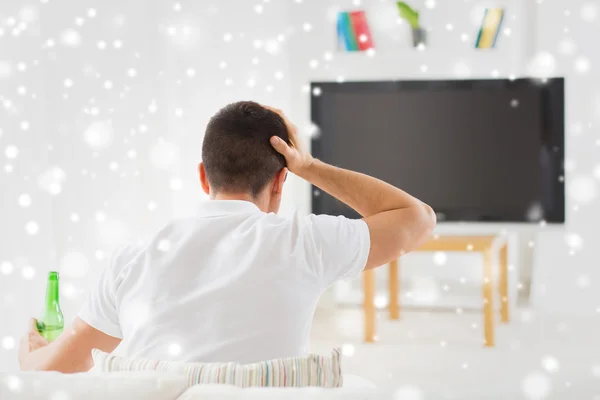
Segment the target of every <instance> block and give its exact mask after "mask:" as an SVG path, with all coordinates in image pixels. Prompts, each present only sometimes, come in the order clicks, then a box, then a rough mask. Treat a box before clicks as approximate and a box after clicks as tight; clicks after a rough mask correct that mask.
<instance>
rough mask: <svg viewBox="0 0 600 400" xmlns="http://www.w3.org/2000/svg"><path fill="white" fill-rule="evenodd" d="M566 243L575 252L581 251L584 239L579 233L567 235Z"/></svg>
mask: <svg viewBox="0 0 600 400" xmlns="http://www.w3.org/2000/svg"><path fill="white" fill-rule="evenodd" d="M565 242H567V245H568V246H569V247H570V248H571V249H573V250H580V249H581V248H582V247H583V238H582V237H581V236H580V235H578V234H577V233H572V232H570V233H567V234H566V235H565Z"/></svg>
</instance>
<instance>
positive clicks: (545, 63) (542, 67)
mask: <svg viewBox="0 0 600 400" xmlns="http://www.w3.org/2000/svg"><path fill="white" fill-rule="evenodd" d="M527 70H528V73H529V75H530V76H532V77H534V78H538V79H547V78H549V77H551V76H553V75H554V74H555V71H556V59H555V58H554V55H552V53H549V52H547V51H540V52H539V53H537V54H536V55H535V56H534V57H533V58H532V59H531V61H530V62H529V65H528V67H527Z"/></svg>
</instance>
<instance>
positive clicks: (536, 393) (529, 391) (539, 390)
mask: <svg viewBox="0 0 600 400" xmlns="http://www.w3.org/2000/svg"><path fill="white" fill-rule="evenodd" d="M521 388H522V390H523V394H524V395H525V397H526V398H527V399H529V400H542V399H545V398H546V397H547V396H548V395H549V394H550V392H551V391H552V382H551V381H550V378H548V376H547V375H545V374H543V373H541V372H533V373H531V374H529V375H527V376H526V377H525V379H524V380H523V382H522V384H521Z"/></svg>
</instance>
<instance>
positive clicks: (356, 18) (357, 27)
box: [350, 11, 375, 51]
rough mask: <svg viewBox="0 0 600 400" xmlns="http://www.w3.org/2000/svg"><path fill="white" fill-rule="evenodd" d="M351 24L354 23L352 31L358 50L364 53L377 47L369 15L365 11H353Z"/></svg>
mask: <svg viewBox="0 0 600 400" xmlns="http://www.w3.org/2000/svg"><path fill="white" fill-rule="evenodd" d="M350 22H351V23H352V28H353V29H352V30H353V31H354V35H355V38H356V42H357V43H358V49H359V50H361V51H364V50H369V49H372V48H373V47H375V46H374V45H373V37H372V36H371V30H370V29H369V23H368V22H367V14H366V13H365V12H364V11H352V12H350Z"/></svg>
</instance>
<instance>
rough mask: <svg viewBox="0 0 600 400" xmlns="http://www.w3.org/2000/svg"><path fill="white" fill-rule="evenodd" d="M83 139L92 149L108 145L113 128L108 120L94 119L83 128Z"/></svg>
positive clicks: (99, 148)
mask: <svg viewBox="0 0 600 400" xmlns="http://www.w3.org/2000/svg"><path fill="white" fill-rule="evenodd" d="M83 136H84V140H85V142H86V143H87V144H88V146H90V147H91V148H92V149H94V150H101V149H104V148H106V147H108V146H109V145H110V144H111V142H112V138H113V129H112V124H111V123H110V121H95V122H92V123H91V124H90V126H89V127H88V128H87V129H86V130H85V132H84V134H83Z"/></svg>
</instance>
